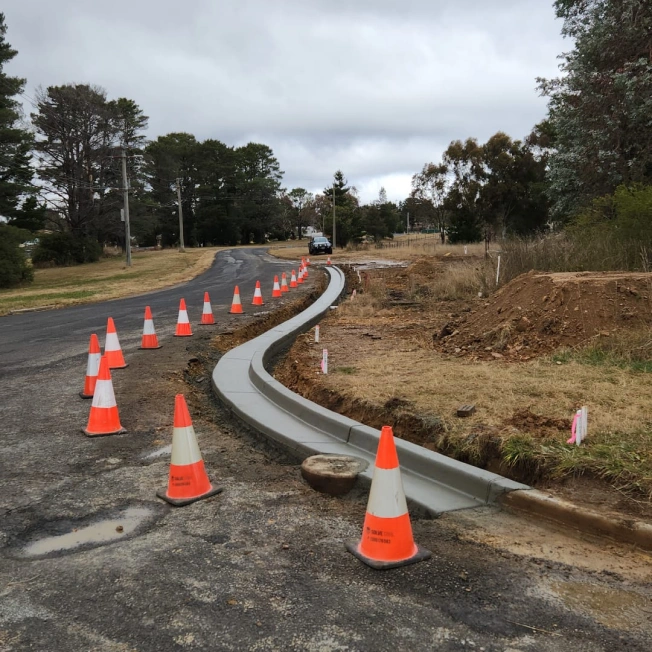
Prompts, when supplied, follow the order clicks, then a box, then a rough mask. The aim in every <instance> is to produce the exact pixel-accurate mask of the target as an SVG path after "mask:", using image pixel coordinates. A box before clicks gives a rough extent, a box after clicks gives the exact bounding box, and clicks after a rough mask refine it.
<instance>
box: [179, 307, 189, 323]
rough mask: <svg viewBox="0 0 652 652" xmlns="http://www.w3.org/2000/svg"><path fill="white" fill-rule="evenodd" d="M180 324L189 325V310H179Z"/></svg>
mask: <svg viewBox="0 0 652 652" xmlns="http://www.w3.org/2000/svg"><path fill="white" fill-rule="evenodd" d="M178 323H179V324H189V323H190V321H189V319H188V311H187V310H179V321H178Z"/></svg>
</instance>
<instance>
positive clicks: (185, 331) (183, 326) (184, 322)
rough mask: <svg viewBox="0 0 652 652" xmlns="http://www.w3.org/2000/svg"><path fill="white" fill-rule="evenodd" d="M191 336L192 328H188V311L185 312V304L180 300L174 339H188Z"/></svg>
mask: <svg viewBox="0 0 652 652" xmlns="http://www.w3.org/2000/svg"><path fill="white" fill-rule="evenodd" d="M191 335H192V328H190V321H189V320H188V311H187V310H186V302H185V300H184V299H181V301H180V302H179V318H178V319H177V329H176V330H175V331H174V336H175V337H190V336H191Z"/></svg>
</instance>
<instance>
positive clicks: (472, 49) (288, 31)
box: [2, 0, 570, 201]
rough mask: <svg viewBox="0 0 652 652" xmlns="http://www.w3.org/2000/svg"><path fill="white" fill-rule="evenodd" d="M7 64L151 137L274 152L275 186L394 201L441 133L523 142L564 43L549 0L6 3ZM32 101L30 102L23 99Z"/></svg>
mask: <svg viewBox="0 0 652 652" xmlns="http://www.w3.org/2000/svg"><path fill="white" fill-rule="evenodd" d="M2 11H3V12H4V13H5V17H6V23H7V26H8V34H7V40H8V41H9V42H10V43H11V44H12V46H13V47H15V48H16V49H17V50H18V56H17V57H16V58H15V59H14V61H13V62H12V64H11V65H10V66H9V67H8V70H7V72H9V73H10V74H15V75H20V76H22V77H26V78H27V82H28V83H27V87H26V94H27V95H28V96H30V97H33V96H34V90H35V88H36V87H38V86H44V87H45V86H49V85H56V84H64V83H69V82H87V83H93V84H98V85H100V86H103V87H104V88H105V89H106V90H107V92H108V95H109V97H110V98H116V97H128V98H131V99H133V100H135V101H136V102H137V103H138V104H139V105H140V106H141V108H142V109H143V110H144V112H145V113H146V115H148V116H150V121H149V134H148V135H149V137H150V138H156V137H157V136H158V135H162V134H165V133H169V132H171V131H187V132H190V133H193V134H195V136H197V138H199V139H202V140H203V139H205V138H218V139H219V140H222V141H223V142H225V143H227V144H229V145H240V144H244V143H246V142H249V141H252V140H253V141H257V142H263V143H265V144H267V145H269V146H270V147H272V149H273V150H274V153H275V155H276V157H277V158H278V160H279V162H280V164H281V169H282V170H284V171H285V177H284V185H285V186H286V187H288V188H293V187H298V186H301V187H304V188H307V189H309V190H311V191H320V190H321V189H323V188H324V187H325V186H327V185H330V183H331V181H332V177H333V173H334V172H335V170H337V169H341V170H342V171H343V172H344V174H345V176H346V177H347V179H348V180H349V182H350V183H351V184H352V185H354V186H356V188H357V189H358V191H359V193H360V196H361V199H362V200H363V201H370V200H372V199H375V198H376V197H377V196H378V190H379V189H380V187H381V186H384V187H385V188H386V189H387V193H388V196H389V197H390V199H394V200H400V199H403V198H405V197H406V196H407V195H408V194H409V191H410V178H411V176H412V174H414V173H415V172H418V171H419V170H420V169H421V168H422V167H423V165H424V163H426V162H428V161H437V160H439V158H440V157H441V154H442V151H443V150H444V149H445V148H446V146H447V145H448V143H449V142H450V141H451V140H454V139H457V138H461V139H464V138H466V137H468V136H475V137H477V138H479V139H480V140H485V139H486V138H488V137H489V136H490V135H491V134H493V133H495V132H496V131H498V130H502V131H505V132H507V133H508V134H510V135H511V136H513V137H515V138H522V137H524V136H525V135H527V133H529V131H530V129H531V127H532V126H533V125H534V124H535V123H536V122H538V121H539V120H540V119H541V118H543V117H544V115H545V107H546V102H545V99H543V98H540V97H538V95H537V92H536V81H535V78H536V77H537V76H544V77H546V76H547V77H550V76H555V75H556V74H557V73H558V69H557V65H558V61H557V55H558V54H559V53H561V52H562V51H563V50H565V49H566V50H567V49H569V48H570V45H569V43H568V42H564V41H563V39H562V38H561V36H560V34H559V32H560V29H561V22H560V21H558V20H556V19H555V16H554V12H553V8H552V0H527V1H525V0H186V2H185V3H182V2H178V1H177V0H174V1H173V0H130V1H127V0H113V1H112V2H110V3H104V2H94V1H93V0H4V1H3V3H2ZM26 108H27V109H31V107H30V106H27V107H26Z"/></svg>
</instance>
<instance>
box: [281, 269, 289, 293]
mask: <svg viewBox="0 0 652 652" xmlns="http://www.w3.org/2000/svg"><path fill="white" fill-rule="evenodd" d="M289 291H290V288H289V287H288V277H287V276H286V274H285V272H283V274H281V293H283V292H289Z"/></svg>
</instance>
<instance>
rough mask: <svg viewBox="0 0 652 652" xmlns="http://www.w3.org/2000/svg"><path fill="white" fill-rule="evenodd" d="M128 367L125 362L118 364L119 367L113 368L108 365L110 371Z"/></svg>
mask: <svg viewBox="0 0 652 652" xmlns="http://www.w3.org/2000/svg"><path fill="white" fill-rule="evenodd" d="M128 366H129V365H128V364H127V363H126V362H125V363H124V364H120V365H117V366H115V367H114V366H112V365H109V369H111V370H113V369H124V368H125V367H128Z"/></svg>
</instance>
